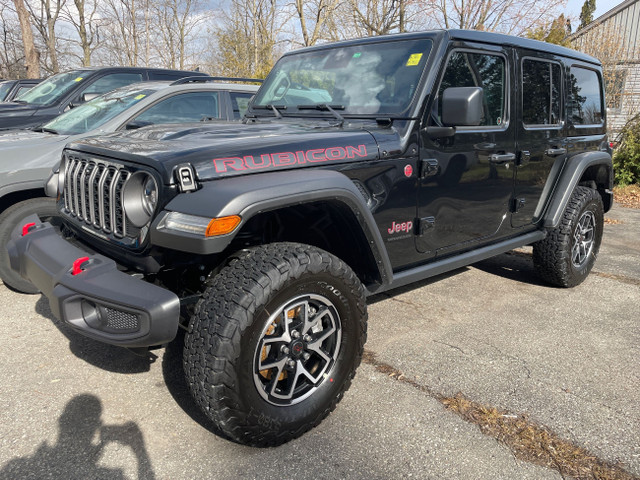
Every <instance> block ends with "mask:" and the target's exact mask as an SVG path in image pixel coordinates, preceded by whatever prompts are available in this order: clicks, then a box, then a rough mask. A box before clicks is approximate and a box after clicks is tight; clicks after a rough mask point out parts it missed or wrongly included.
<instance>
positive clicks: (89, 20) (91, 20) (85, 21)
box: [63, 0, 100, 67]
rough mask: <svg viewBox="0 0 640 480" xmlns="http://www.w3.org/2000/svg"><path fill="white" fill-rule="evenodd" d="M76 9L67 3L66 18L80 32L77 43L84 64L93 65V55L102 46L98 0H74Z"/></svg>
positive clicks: (64, 13)
mask: <svg viewBox="0 0 640 480" xmlns="http://www.w3.org/2000/svg"><path fill="white" fill-rule="evenodd" d="M73 3H74V7H75V10H74V9H73V8H72V7H70V5H67V8H65V9H64V11H63V15H64V19H65V20H66V21H67V22H69V23H70V24H71V25H73V28H74V29H75V31H76V33H77V34H78V40H77V43H78V45H79V46H80V49H81V50H82V57H81V58H82V66H84V67H88V66H90V65H91V55H92V54H93V52H94V51H95V50H96V49H97V48H98V47H99V46H100V35H99V23H98V20H97V17H98V0H73Z"/></svg>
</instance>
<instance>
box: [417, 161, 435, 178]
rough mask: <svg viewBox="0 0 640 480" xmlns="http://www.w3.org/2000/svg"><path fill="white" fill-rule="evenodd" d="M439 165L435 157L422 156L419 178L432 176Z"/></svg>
mask: <svg viewBox="0 0 640 480" xmlns="http://www.w3.org/2000/svg"><path fill="white" fill-rule="evenodd" d="M439 170H440V165H439V164H438V160H436V159H435V158H423V159H422V162H421V164H420V178H427V177H433V176H434V175H437V174H438V171H439Z"/></svg>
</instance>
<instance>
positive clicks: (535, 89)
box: [522, 59, 562, 125]
mask: <svg viewBox="0 0 640 480" xmlns="http://www.w3.org/2000/svg"><path fill="white" fill-rule="evenodd" d="M561 97H562V79H561V73H560V65H558V64H557V63H551V62H545V61H539V60H533V59H524V60H523V62H522V121H523V123H524V124H525V125H559V124H560V99H561Z"/></svg>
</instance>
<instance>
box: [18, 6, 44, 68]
mask: <svg viewBox="0 0 640 480" xmlns="http://www.w3.org/2000/svg"><path fill="white" fill-rule="evenodd" d="M13 4H14V5H15V7H16V12H17V13H18V19H19V20H20V30H21V32H22V44H23V45H24V57H25V62H24V63H25V66H26V67H27V78H40V54H39V52H38V50H36V46H35V43H34V42H33V32H32V31H31V23H29V12H28V11H27V7H26V6H25V4H24V0H13Z"/></svg>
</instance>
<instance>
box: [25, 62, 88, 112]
mask: <svg viewBox="0 0 640 480" xmlns="http://www.w3.org/2000/svg"><path fill="white" fill-rule="evenodd" d="M88 73H90V72H88V71H87V70H73V71H71V72H66V73H59V74H57V75H54V76H53V77H49V78H47V79H46V80H44V81H43V82H42V83H40V84H38V85H36V86H35V87H33V88H32V89H31V90H29V91H28V92H26V93H25V94H24V95H22V96H21V97H20V101H21V102H24V103H29V104H31V105H47V104H49V103H53V102H55V101H57V100H58V99H59V98H61V97H62V96H64V95H66V94H67V92H68V91H69V90H71V89H72V88H73V87H74V86H75V85H76V84H77V83H78V82H82V80H84V75H87V74H88Z"/></svg>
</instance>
